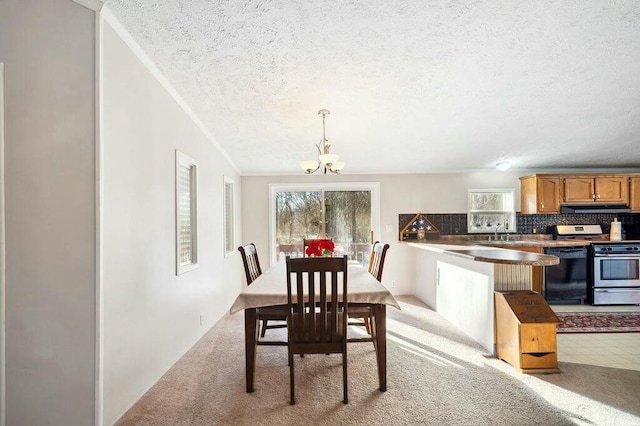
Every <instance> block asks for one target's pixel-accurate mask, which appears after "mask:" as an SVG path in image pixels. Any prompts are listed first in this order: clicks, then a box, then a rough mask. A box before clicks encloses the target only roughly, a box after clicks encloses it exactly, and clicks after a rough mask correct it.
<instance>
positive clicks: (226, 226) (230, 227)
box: [222, 176, 236, 257]
mask: <svg viewBox="0 0 640 426" xmlns="http://www.w3.org/2000/svg"><path fill="white" fill-rule="evenodd" d="M228 186H229V187H230V188H231V200H229V199H228V198H227V195H228V194H227V187H228ZM222 188H223V189H222V197H223V203H222V210H223V211H222V216H223V220H222V223H223V229H222V232H223V235H224V238H223V244H224V256H225V257H228V256H231V255H233V254H235V253H236V230H235V212H236V204H235V202H236V194H235V190H236V188H235V181H234V180H233V179H231V178H230V177H228V176H223V186H222ZM229 202H230V208H231V211H230V212H229V213H227V206H228V203H229ZM228 231H230V232H231V235H230V236H229V235H228V233H227V232H228ZM229 237H230V241H229V239H228V238H229Z"/></svg>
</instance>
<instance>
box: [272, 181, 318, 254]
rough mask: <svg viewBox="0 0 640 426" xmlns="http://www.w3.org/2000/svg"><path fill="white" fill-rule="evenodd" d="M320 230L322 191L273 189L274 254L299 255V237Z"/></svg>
mask: <svg viewBox="0 0 640 426" xmlns="http://www.w3.org/2000/svg"><path fill="white" fill-rule="evenodd" d="M321 236H324V234H323V232H322V192H320V191H285V192H276V245H277V248H276V250H277V252H276V258H278V259H279V258H280V254H281V253H282V255H291V256H293V257H295V256H302V240H303V239H304V238H318V237H321Z"/></svg>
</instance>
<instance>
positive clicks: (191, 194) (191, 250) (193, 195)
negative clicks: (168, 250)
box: [176, 151, 198, 274]
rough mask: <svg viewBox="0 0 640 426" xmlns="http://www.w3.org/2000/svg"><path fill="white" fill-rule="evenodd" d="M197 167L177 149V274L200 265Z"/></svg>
mask: <svg viewBox="0 0 640 426" xmlns="http://www.w3.org/2000/svg"><path fill="white" fill-rule="evenodd" d="M197 167H198V164H197V163H196V162H195V160H193V159H191V158H189V157H188V156H186V155H184V154H182V153H181V152H179V151H176V274H181V273H182V272H186V271H189V270H191V269H195V268H196V267H197V266H198V244H197V242H198V238H197V230H198V226H197V221H198V220H197V212H198V209H197V179H198V174H197V171H198V169H197Z"/></svg>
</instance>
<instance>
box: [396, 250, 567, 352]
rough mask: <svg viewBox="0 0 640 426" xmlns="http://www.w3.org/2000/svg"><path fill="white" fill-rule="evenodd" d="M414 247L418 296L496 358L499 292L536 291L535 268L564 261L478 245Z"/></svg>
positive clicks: (413, 265)
mask: <svg viewBox="0 0 640 426" xmlns="http://www.w3.org/2000/svg"><path fill="white" fill-rule="evenodd" d="M402 244H406V245H408V246H410V247H411V248H412V249H413V250H412V258H411V259H410V261H409V262H408V265H411V266H410V267H412V268H413V275H414V278H415V282H416V283H417V287H416V296H417V297H418V298H419V299H421V300H422V301H423V302H424V303H426V304H427V305H429V306H430V307H431V308H432V309H433V310H434V311H436V312H438V314H439V315H441V316H442V317H443V318H445V319H447V320H448V321H449V322H451V323H452V324H454V325H455V326H456V327H458V328H459V329H460V330H462V331H463V332H464V333H466V334H467V335H469V336H470V337H471V338H473V339H474V340H476V341H477V342H478V343H480V344H481V345H482V346H483V347H484V348H485V349H486V350H487V351H489V352H490V353H491V354H493V355H495V327H494V291H507V290H531V282H532V269H531V268H532V266H547V265H556V264H558V262H559V259H558V258H557V257H556V256H549V255H544V254H537V253H528V252H521V251H516V250H507V249H502V248H496V247H484V246H479V245H473V244H460V245H458V244H446V243H445V244H442V243H438V242H435V241H430V242H428V243H420V242H403V243H402Z"/></svg>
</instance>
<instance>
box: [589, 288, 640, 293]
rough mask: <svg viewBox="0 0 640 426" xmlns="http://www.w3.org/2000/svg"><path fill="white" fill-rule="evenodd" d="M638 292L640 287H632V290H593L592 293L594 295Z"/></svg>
mask: <svg viewBox="0 0 640 426" xmlns="http://www.w3.org/2000/svg"><path fill="white" fill-rule="evenodd" d="M638 290H640V287H632V288H594V289H593V291H594V292H596V293H630V292H631V293H637V292H638Z"/></svg>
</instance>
